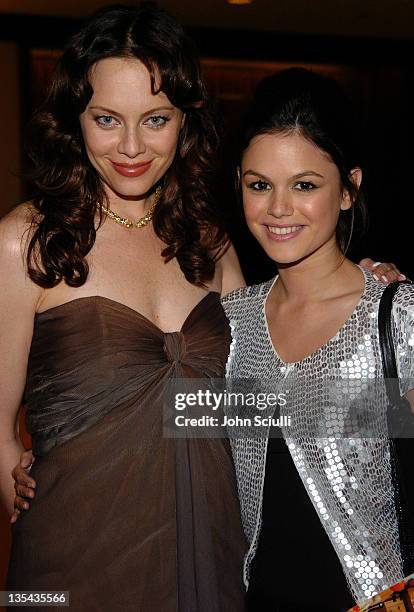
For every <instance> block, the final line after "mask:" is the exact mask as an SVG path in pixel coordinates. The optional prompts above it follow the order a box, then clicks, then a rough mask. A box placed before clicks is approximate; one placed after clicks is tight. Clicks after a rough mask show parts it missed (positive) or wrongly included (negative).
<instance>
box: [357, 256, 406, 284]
mask: <svg viewBox="0 0 414 612" xmlns="http://www.w3.org/2000/svg"><path fill="white" fill-rule="evenodd" d="M359 265H360V266H362V267H363V268H365V270H368V272H372V275H373V276H374V278H375V279H376V280H378V281H381V282H382V283H384V285H388V284H389V283H393V282H394V281H397V280H398V281H404V280H407V278H406V276H405V275H404V274H401V272H400V271H399V269H398V268H397V267H396V266H394V264H393V263H382V262H378V261H377V262H374V261H373V260H372V259H370V258H369V257H365V259H361V261H360V262H359Z"/></svg>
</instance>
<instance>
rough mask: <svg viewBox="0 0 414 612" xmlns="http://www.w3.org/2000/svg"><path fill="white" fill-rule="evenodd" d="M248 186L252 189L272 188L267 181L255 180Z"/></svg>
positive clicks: (266, 189) (264, 189) (263, 189)
mask: <svg viewBox="0 0 414 612" xmlns="http://www.w3.org/2000/svg"><path fill="white" fill-rule="evenodd" d="M247 186H248V188H249V189H251V190H252V191H269V190H270V189H271V186H270V185H269V183H266V181H254V182H253V183H249V184H248V185H247Z"/></svg>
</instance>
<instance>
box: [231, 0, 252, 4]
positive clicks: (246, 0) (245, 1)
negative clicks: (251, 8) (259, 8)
mask: <svg viewBox="0 0 414 612" xmlns="http://www.w3.org/2000/svg"><path fill="white" fill-rule="evenodd" d="M227 2H228V3H229V4H251V3H252V2H253V0H227Z"/></svg>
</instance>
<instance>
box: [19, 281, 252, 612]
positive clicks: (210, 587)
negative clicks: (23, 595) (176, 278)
mask: <svg viewBox="0 0 414 612" xmlns="http://www.w3.org/2000/svg"><path fill="white" fill-rule="evenodd" d="M229 343H230V330H229V325H228V322H227V319H226V317H225V314H224V312H223V309H222V307H221V303H220V298H219V295H218V294H217V293H213V292H211V293H208V294H207V295H206V296H205V297H204V298H203V299H202V300H201V301H200V302H199V304H198V305H197V306H196V307H195V308H194V309H193V310H192V312H191V313H190V314H189V316H188V317H187V319H186V321H185V323H184V324H183V326H182V329H181V331H179V332H174V333H163V332H162V331H161V330H160V329H159V328H158V327H157V326H156V325H155V324H153V323H152V322H151V321H149V320H148V319H147V318H146V317H144V316H143V315H141V314H139V313H138V312H136V311H135V310H133V309H131V308H129V307H127V306H125V305H123V304H120V303H118V302H116V301H113V300H110V299H107V298H103V297H99V296H96V297H85V298H78V299H75V300H73V301H71V302H68V303H66V304H62V305H60V306H57V307H55V308H52V309H50V310H47V311H45V312H43V313H41V314H38V315H37V316H36V320H35V327H34V335H33V341H32V347H31V352H30V356H29V364H28V378H27V387H26V396H25V397H26V405H27V409H28V412H27V427H28V430H29V432H30V433H31V435H32V440H33V451H34V453H35V455H36V461H35V463H34V465H33V467H32V472H31V473H32V476H33V477H34V478H35V479H36V481H37V489H36V498H35V500H34V501H33V503H32V504H31V509H30V510H29V511H28V512H23V513H21V515H20V518H19V520H18V521H17V523H16V524H15V525H13V526H12V535H13V544H12V553H11V558H10V565H9V573H8V581H7V588H8V590H43V591H64V590H65V591H70V608H69V609H70V610H73V611H76V612H78V611H79V612H95V611H96V612H98V611H99V612H118V611H119V612H129V611H139V612H158V611H159V612H177V611H178V612H221V611H226V612H239V611H240V610H243V609H244V588H243V584H242V559H243V554H244V552H245V549H246V543H245V538H244V535H243V531H242V527H241V521H240V514H239V503H238V498H237V492H236V483H235V476H234V470H233V463H232V458H231V452H230V445H229V443H228V440H223V439H212V438H205V439H172V438H167V437H163V415H162V406H163V390H164V388H165V386H166V383H167V381H168V380H169V379H171V378H181V377H186V378H194V377H197V378H204V377H222V376H223V375H224V368H225V363H226V359H227V355H228V351H229ZM33 609H36V610H40V609H45V610H46V609H47V610H50V608H39V607H36V608H34V607H33ZM54 609H56V608H54ZM59 609H62V610H64V609H67V608H63V607H62V608H59Z"/></svg>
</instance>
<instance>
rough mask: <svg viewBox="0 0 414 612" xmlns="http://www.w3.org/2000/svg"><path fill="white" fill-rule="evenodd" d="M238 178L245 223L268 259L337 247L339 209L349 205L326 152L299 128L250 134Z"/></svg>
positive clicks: (292, 258)
mask: <svg viewBox="0 0 414 612" xmlns="http://www.w3.org/2000/svg"><path fill="white" fill-rule="evenodd" d="M358 172H359V169H357V170H355V171H354V173H358ZM359 179H360V176H355V180H357V181H358V180H359ZM241 184H242V193H243V207H244V213H245V216H246V221H247V224H248V226H249V229H250V231H251V232H252V233H253V235H254V236H255V238H256V239H257V240H258V241H259V243H260V244H261V246H262V247H263V249H264V250H265V251H266V253H267V254H268V255H269V257H271V258H272V259H273V260H274V261H276V262H278V263H279V264H292V263H296V262H298V261H300V260H302V259H304V258H307V257H309V256H312V255H313V254H314V253H315V252H318V251H320V250H321V249H326V250H330V251H332V249H333V250H334V252H335V253H337V252H338V251H339V247H338V246H337V242H336V226H337V222H338V216H339V213H340V211H341V209H342V210H346V209H348V208H350V207H351V205H352V203H351V200H350V197H349V194H348V193H347V192H344V191H343V189H342V185H341V179H340V175H339V171H338V168H337V166H336V165H335V164H334V162H333V161H332V160H331V159H330V157H329V156H328V155H327V154H326V153H324V152H323V151H321V150H320V149H319V148H318V147H316V145H314V144H313V143H312V142H310V141H309V140H307V139H306V138H304V137H303V136H301V135H300V134H299V133H288V134H283V133H276V134H263V135H258V136H255V137H254V138H253V139H252V140H251V142H250V144H249V146H248V147H247V149H246V151H245V152H244V155H243V159H242V167H241Z"/></svg>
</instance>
